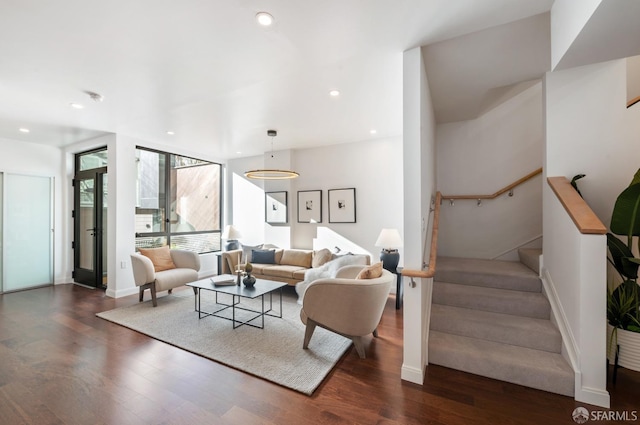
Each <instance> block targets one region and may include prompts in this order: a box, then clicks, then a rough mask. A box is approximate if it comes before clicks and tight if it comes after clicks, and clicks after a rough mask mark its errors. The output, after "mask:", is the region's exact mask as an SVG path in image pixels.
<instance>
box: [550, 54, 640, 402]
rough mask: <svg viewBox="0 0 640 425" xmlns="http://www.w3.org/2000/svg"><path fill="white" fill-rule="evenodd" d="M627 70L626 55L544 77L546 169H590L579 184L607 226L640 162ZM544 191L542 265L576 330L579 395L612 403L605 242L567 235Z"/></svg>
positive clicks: (639, 119)
mask: <svg viewBox="0 0 640 425" xmlns="http://www.w3.org/2000/svg"><path fill="white" fill-rule="evenodd" d="M626 69H627V66H626V60H624V59H623V60H616V61H610V62H605V63H599V64H595V65H589V66H584V67H579V68H573V69H569V70H565V71H557V72H553V73H548V74H547V75H546V77H545V96H546V99H545V107H546V113H545V116H546V144H545V150H546V152H545V158H544V161H545V174H546V175H547V176H565V177H567V178H569V179H571V177H572V176H574V175H576V174H579V173H583V174H586V177H585V178H583V179H582V180H580V181H579V183H578V185H579V188H580V190H581V192H582V194H583V196H584V199H585V201H586V202H587V204H588V205H589V206H590V207H591V209H592V210H593V211H594V212H595V213H596V215H597V216H598V217H599V218H600V220H601V221H602V222H603V223H604V224H605V225H607V226H608V225H609V222H610V218H611V211H612V210H613V205H614V203H615V199H616V197H617V196H618V194H619V193H620V192H621V191H622V190H623V189H624V188H625V187H626V186H628V184H629V182H630V181H631V179H632V177H633V174H634V173H635V172H636V171H637V169H638V168H640V161H638V158H639V157H640V155H639V154H640V145H639V144H638V143H637V135H638V134H639V133H640V108H629V109H627V108H626V81H627V78H626ZM544 190H545V195H544V199H543V212H544V217H545V222H544V247H543V251H544V261H543V263H544V268H545V275H546V281H547V284H549V285H550V291H551V292H552V293H555V294H557V298H558V303H559V308H560V310H561V312H562V314H561V315H560V317H559V319H562V317H565V319H566V326H567V327H568V328H569V330H570V332H571V334H572V335H573V341H574V342H573V343H574V344H575V347H573V349H574V351H575V353H576V354H575V355H576V358H577V365H578V371H579V374H578V378H579V382H577V388H576V398H577V399H578V400H583V401H586V402H589V403H592V404H597V405H600V406H607V405H608V403H609V397H608V393H607V392H606V370H605V369H604V364H605V363H604V362H605V355H606V329H605V326H606V285H607V277H606V264H607V262H606V240H605V238H604V236H600V237H599V239H596V240H595V242H592V241H591V239H589V241H588V242H585V243H583V242H582V240H583V239H584V236H585V235H582V238H581V239H576V240H574V239H570V238H569V237H563V233H562V232H560V231H558V225H557V223H558V222H559V221H560V220H562V218H561V217H560V216H559V215H560V213H559V212H558V211H561V209H559V207H558V206H557V205H555V203H556V202H557V201H556V200H555V199H554V196H553V195H552V194H551V191H550V189H549V188H547V187H545V189H544ZM572 241H573V242H572ZM577 241H581V242H577ZM585 244H589V245H588V246H586V245H585ZM564 246H568V248H566V249H562V248H563V247H564ZM576 253H578V254H577V255H578V256H576ZM594 268H595V269H594ZM566 342H567V341H565V343H566ZM568 351H569V352H571V347H569V350H568Z"/></svg>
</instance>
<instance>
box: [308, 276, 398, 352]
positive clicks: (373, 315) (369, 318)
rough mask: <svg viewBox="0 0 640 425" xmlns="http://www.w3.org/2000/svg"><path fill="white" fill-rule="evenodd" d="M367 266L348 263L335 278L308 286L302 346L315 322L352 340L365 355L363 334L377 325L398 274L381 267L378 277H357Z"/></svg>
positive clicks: (375, 333) (319, 280) (309, 337)
mask: <svg viewBox="0 0 640 425" xmlns="http://www.w3.org/2000/svg"><path fill="white" fill-rule="evenodd" d="M363 267H364V266H346V267H342V268H341V269H340V270H338V273H337V274H336V277H335V278H331V279H318V280H316V281H313V282H311V283H310V284H309V286H308V287H307V290H306V292H305V294H304V298H303V300H302V310H300V319H301V320H302V322H303V323H304V324H305V325H307V328H306V330H305V335H304V343H303V345H302V348H305V349H306V348H308V346H309V341H310V340H311V336H312V335H313V331H314V330H315V328H316V326H320V327H322V328H325V329H328V330H330V331H332V332H335V333H337V334H340V335H343V336H346V337H347V338H351V339H352V340H353V344H354V345H355V347H356V351H357V352H358V355H359V356H360V358H365V351H364V344H363V341H362V337H363V336H365V335H368V334H370V333H373V336H374V337H377V336H378V332H377V328H378V324H379V323H380V318H381V317H382V312H383V310H384V306H385V304H386V301H387V297H388V296H389V290H390V288H391V285H392V283H393V281H394V279H395V275H393V274H392V273H390V272H388V271H387V270H382V276H380V277H378V278H375V279H355V277H356V276H357V275H358V273H359V272H360V270H361V269H362V268H363Z"/></svg>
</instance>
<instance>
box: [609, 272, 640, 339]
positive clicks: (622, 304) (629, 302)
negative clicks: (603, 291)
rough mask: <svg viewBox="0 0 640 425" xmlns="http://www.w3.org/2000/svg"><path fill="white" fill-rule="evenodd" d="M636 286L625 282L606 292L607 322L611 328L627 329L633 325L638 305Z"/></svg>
mask: <svg viewBox="0 0 640 425" xmlns="http://www.w3.org/2000/svg"><path fill="white" fill-rule="evenodd" d="M637 286H638V285H637V284H636V282H634V281H633V280H625V281H624V282H622V283H621V284H620V285H619V286H618V287H617V288H616V289H614V290H613V291H611V290H607V321H608V322H609V324H610V325H611V326H613V327H616V328H620V329H627V328H628V327H629V325H633V324H634V320H633V318H634V317H636V312H637V309H636V306H637V303H638V290H637Z"/></svg>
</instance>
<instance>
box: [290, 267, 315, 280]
mask: <svg viewBox="0 0 640 425" xmlns="http://www.w3.org/2000/svg"><path fill="white" fill-rule="evenodd" d="M309 270H311V269H300V270H296V271H295V272H293V278H294V279H295V280H299V281H303V280H304V275H305V273H307V272H308V271H309Z"/></svg>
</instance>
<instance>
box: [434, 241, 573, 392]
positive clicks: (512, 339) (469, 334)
mask: <svg viewBox="0 0 640 425" xmlns="http://www.w3.org/2000/svg"><path fill="white" fill-rule="evenodd" d="M519 254H520V260H521V262H511V261H497V260H480V259H468V258H452V257H440V258H438V262H437V264H438V266H437V270H436V275H435V278H434V283H433V303H432V307H431V324H430V333H429V363H431V364H437V365H441V366H445V367H450V368H453V369H458V370H462V371H465V372H469V373H474V374H477V375H482V376H486V377H489V378H494V379H499V380H502V381H507V382H511V383H514V384H519V385H524V386H527V387H532V388H537V389H540V390H544V391H549V392H553V393H558V394H563V395H567V396H573V394H574V372H573V369H572V368H571V367H570V366H569V364H568V363H567V362H566V360H565V359H564V358H563V357H562V355H561V354H560V352H561V348H562V338H561V336H560V332H559V331H558V329H557V328H556V326H555V325H554V324H553V323H551V321H550V320H549V319H550V315H551V308H550V305H549V301H548V300H547V298H546V297H545V296H544V295H543V294H542V282H541V281H540V279H539V277H538V272H537V271H534V270H537V268H538V267H539V264H538V258H539V254H540V252H539V250H521V252H520V253H519ZM525 264H526V265H525Z"/></svg>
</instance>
